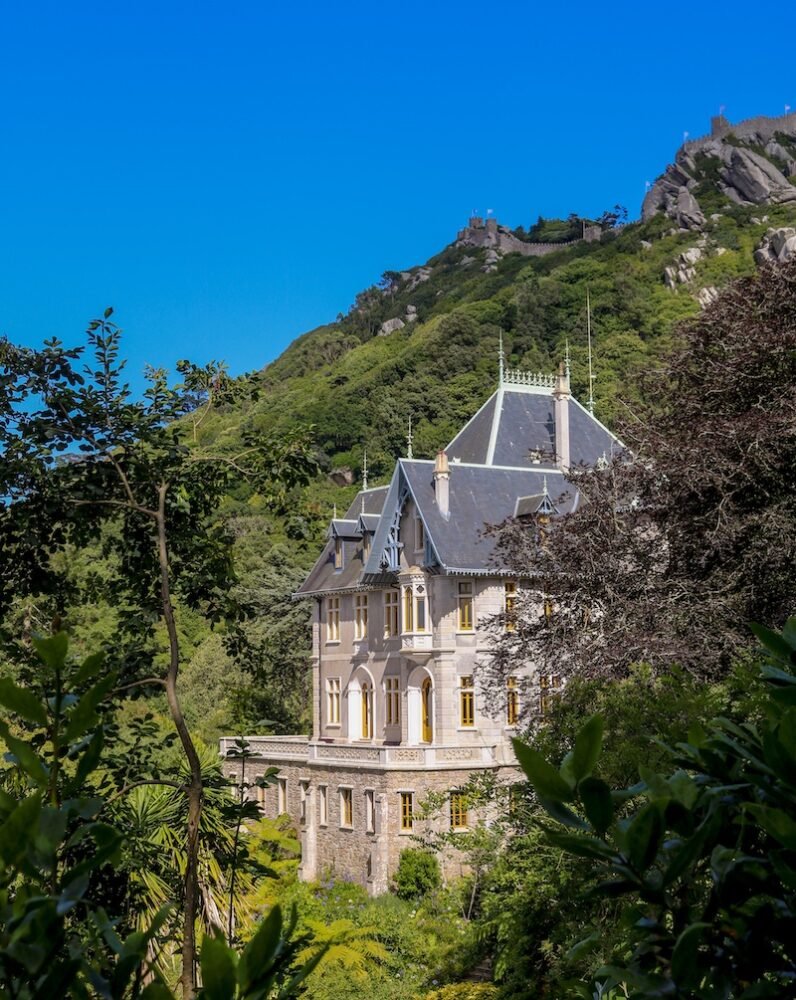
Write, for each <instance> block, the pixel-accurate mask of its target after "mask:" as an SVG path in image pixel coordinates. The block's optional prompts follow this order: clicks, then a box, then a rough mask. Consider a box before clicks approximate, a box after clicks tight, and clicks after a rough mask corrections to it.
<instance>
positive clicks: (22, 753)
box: [0, 720, 49, 787]
mask: <svg viewBox="0 0 796 1000" xmlns="http://www.w3.org/2000/svg"><path fill="white" fill-rule="evenodd" d="M0 736H2V738H3V739H4V740H5V742H6V746H7V747H8V749H9V750H10V751H11V753H12V754H13V755H14V757H16V759H17V761H18V762H19V766H20V767H21V768H22V770H23V771H25V773H26V774H28V775H29V776H30V777H31V778H32V779H33V781H34V782H35V783H36V784H37V785H39V786H40V787H44V786H45V785H46V784H47V780H48V777H49V772H48V771H47V768H46V767H45V766H44V764H43V763H42V761H41V760H40V758H39V756H38V754H37V753H36V752H35V751H34V749H33V748H32V747H31V745H30V744H29V743H27V742H26V741H25V740H19V739H17V737H16V736H12V735H11V733H10V731H9V729H8V726H7V725H6V724H5V722H3V721H2V720H0Z"/></svg>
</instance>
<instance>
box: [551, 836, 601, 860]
mask: <svg viewBox="0 0 796 1000" xmlns="http://www.w3.org/2000/svg"><path fill="white" fill-rule="evenodd" d="M545 836H546V837H547V839H548V840H549V841H550V843H551V844H553V845H555V846H556V847H560V848H561V850H562V851H566V853H567V854H574V855H575V856H576V857H578V858H592V859H594V860H596V861H610V860H611V859H612V858H613V856H614V854H613V851H612V850H611V848H610V847H609V846H608V845H607V844H605V843H603V841H602V840H598V839H597V838H596V837H588V836H580V837H579V836H578V835H577V834H574V833H558V832H556V831H555V830H545Z"/></svg>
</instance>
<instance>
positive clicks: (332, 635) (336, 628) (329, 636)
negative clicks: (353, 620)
mask: <svg viewBox="0 0 796 1000" xmlns="http://www.w3.org/2000/svg"><path fill="white" fill-rule="evenodd" d="M339 640H340V598H339V597H327V598H326V641H327V642H339Z"/></svg>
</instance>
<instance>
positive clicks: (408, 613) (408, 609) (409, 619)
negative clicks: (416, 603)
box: [403, 587, 414, 632]
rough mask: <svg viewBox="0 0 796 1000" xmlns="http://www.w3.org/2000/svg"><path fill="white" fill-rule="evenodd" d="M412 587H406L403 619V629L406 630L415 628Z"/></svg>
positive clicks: (409, 630)
mask: <svg viewBox="0 0 796 1000" xmlns="http://www.w3.org/2000/svg"><path fill="white" fill-rule="evenodd" d="M413 596H414V595H413V594H412V588H411V587H404V620H403V630H404V632H411V631H412V630H413V628H414V625H413V622H414V617H413V615H412V600H413Z"/></svg>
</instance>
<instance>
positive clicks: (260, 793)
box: [254, 785, 265, 813]
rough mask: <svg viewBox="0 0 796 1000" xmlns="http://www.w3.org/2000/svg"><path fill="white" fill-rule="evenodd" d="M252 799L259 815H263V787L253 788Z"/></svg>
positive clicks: (256, 786)
mask: <svg viewBox="0 0 796 1000" xmlns="http://www.w3.org/2000/svg"><path fill="white" fill-rule="evenodd" d="M254 797H255V799H256V800H257V805H258V806H259V808H260V812H261V813H265V787H264V786H263V785H255V786H254Z"/></svg>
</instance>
